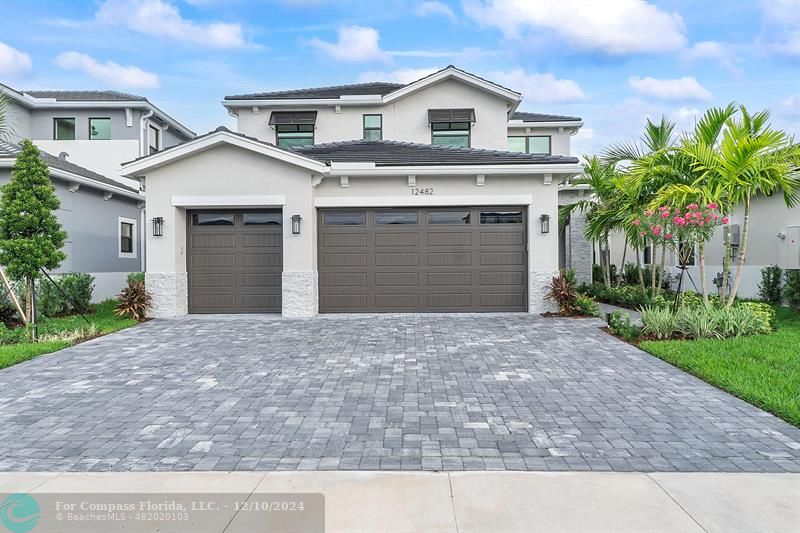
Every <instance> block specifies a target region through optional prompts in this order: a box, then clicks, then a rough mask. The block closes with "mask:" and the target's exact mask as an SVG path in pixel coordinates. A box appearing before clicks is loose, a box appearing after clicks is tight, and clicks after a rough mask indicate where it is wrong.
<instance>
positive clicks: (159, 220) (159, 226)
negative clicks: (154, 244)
mask: <svg viewBox="0 0 800 533" xmlns="http://www.w3.org/2000/svg"><path fill="white" fill-rule="evenodd" d="M163 235H164V217H155V218H153V237H162V236H163Z"/></svg>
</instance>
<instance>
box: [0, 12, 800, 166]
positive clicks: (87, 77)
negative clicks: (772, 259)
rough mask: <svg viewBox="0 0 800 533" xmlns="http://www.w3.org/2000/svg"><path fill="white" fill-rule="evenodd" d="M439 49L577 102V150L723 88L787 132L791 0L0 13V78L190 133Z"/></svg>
mask: <svg viewBox="0 0 800 533" xmlns="http://www.w3.org/2000/svg"><path fill="white" fill-rule="evenodd" d="M448 64H455V65H456V66H458V67H460V68H463V69H465V70H468V71H470V72H474V73H476V74H478V75H481V76H484V77H487V78H489V79H492V80H494V81H497V82H499V83H501V84H503V85H506V86H508V87H511V88H513V89H516V90H518V91H520V92H522V93H523V94H524V95H525V101H524V102H523V104H522V106H521V107H520V110H524V111H539V112H548V113H557V114H567V115H578V116H581V117H583V118H584V121H585V123H586V125H585V127H584V128H583V130H582V131H581V133H580V134H579V136H578V137H577V138H576V139H575V147H576V151H577V152H580V153H590V152H595V151H598V150H600V149H602V148H603V147H604V146H606V145H607V144H609V143H611V142H615V141H617V140H620V139H624V138H630V137H634V136H637V135H638V134H639V131H640V130H641V124H642V123H643V121H644V120H645V118H647V117H652V118H657V117H659V116H660V115H662V114H664V115H667V116H668V117H670V118H671V119H672V120H675V121H676V122H678V124H679V127H681V128H688V127H691V125H692V124H693V123H694V119H695V117H696V116H697V115H698V114H699V113H702V111H703V110H704V109H706V108H707V107H709V106H712V105H723V104H725V103H727V102H729V101H732V100H735V101H737V102H739V103H743V104H746V105H747V106H748V107H752V108H763V107H769V108H770V109H772V111H773V123H774V125H775V126H777V127H780V128H782V129H785V130H787V131H790V132H791V133H793V134H795V135H798V134H800V0H786V1H783V0H767V1H757V0H752V1H745V0H742V1H739V0H727V1H722V2H720V1H711V0H705V1H704V0H697V1H692V0H685V1H684V0H676V1H670V2H657V1H652V0H651V1H645V0H606V1H603V2H599V1H592V0H558V1H557V0H538V1H537V0H519V1H517V0H474V1H473V0H467V1H463V2H462V1H452V2H449V1H410V0H384V1H381V0H375V1H370V2H368V1H322V0H284V1H277V0H276V1H273V2H246V1H244V0H107V1H101V0H98V1H89V2H79V1H77V0H75V1H71V2H63V1H45V0H26V1H18V0H6V1H5V2H4V3H3V16H2V18H0V81H2V82H3V83H6V84H8V85H10V86H12V87H14V88H18V89H110V88H113V89H118V90H123V91H127V92H132V93H136V94H142V95H145V96H147V97H149V98H150V99H151V100H152V101H153V102H154V103H156V105H158V106H160V107H161V108H162V109H164V110H166V111H167V112H169V113H170V114H172V115H173V116H174V117H176V118H177V119H179V120H181V121H183V122H184V123H186V124H187V125H188V126H189V127H190V128H192V129H194V130H195V131H197V132H199V133H202V132H205V131H208V130H210V129H213V128H214V127H216V126H217V125H219V124H225V125H229V126H231V125H233V119H231V117H229V116H228V115H227V113H226V112H225V110H224V109H223V108H222V106H221V105H220V104H219V102H220V101H221V99H222V97H223V96H225V95H227V94H237V93H244V92H253V91H266V90H276V89H288V88H299V87H309V86H321V85H335V84H343V83H353V82H358V81H375V80H390V81H401V82H407V81H410V80H412V79H415V78H418V77H421V76H423V75H426V74H428V73H429V72H431V71H433V70H436V69H438V68H441V67H444V66H446V65H448Z"/></svg>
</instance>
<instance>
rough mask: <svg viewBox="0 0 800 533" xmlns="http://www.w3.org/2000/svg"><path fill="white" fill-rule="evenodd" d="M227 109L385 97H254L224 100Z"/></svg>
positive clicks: (359, 102) (373, 102)
mask: <svg viewBox="0 0 800 533" xmlns="http://www.w3.org/2000/svg"><path fill="white" fill-rule="evenodd" d="M221 103H222V106H223V107H225V108H227V109H235V108H240V107H297V106H317V107H319V106H337V105H341V106H357V105H381V104H383V103H384V102H383V97H382V96H381V95H379V94H365V95H358V96H344V97H339V98H272V99H269V98H263V99H261V98H252V99H248V100H223V101H222V102H221Z"/></svg>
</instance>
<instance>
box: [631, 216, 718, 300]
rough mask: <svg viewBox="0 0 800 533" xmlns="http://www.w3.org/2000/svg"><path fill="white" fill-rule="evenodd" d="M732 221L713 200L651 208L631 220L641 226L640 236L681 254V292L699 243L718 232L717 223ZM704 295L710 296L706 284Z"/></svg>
mask: <svg viewBox="0 0 800 533" xmlns="http://www.w3.org/2000/svg"><path fill="white" fill-rule="evenodd" d="M727 223H728V217H727V216H724V215H723V214H721V213H720V212H719V204H717V203H714V202H709V203H708V204H707V205H705V206H700V205H698V204H696V203H690V204H688V205H686V206H673V205H662V206H660V207H659V208H658V209H648V210H646V211H644V213H642V215H641V216H639V217H636V218H634V220H633V221H632V222H631V224H633V226H634V227H636V228H638V230H639V236H640V237H641V238H643V239H647V240H648V241H651V242H653V243H654V244H655V245H662V246H664V247H666V248H667V249H669V250H672V251H673V252H674V253H675V255H676V256H677V257H678V263H679V268H680V269H681V274H680V278H679V280H678V295H679V296H680V293H681V289H682V287H683V279H684V276H685V274H686V265H687V264H688V263H689V260H690V258H691V257H692V254H693V253H694V249H695V246H702V245H703V244H704V243H705V242H707V241H708V240H709V239H710V238H711V236H712V235H713V233H714V229H715V228H716V227H717V226H720V225H724V224H727ZM704 262H705V258H704V257H702V256H701V257H700V275H701V276H704V275H705V264H704ZM703 298H704V299H706V300H707V299H708V294H707V293H706V289H705V285H703Z"/></svg>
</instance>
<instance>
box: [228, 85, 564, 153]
mask: <svg viewBox="0 0 800 533" xmlns="http://www.w3.org/2000/svg"><path fill="white" fill-rule="evenodd" d="M439 108H473V109H475V119H476V122H475V124H473V126H472V133H471V143H472V147H473V148H490V149H495V150H506V149H507V141H506V128H507V123H508V102H507V101H506V100H504V99H502V98H499V97H498V96H496V95H493V94H490V93H487V92H486V91H483V90H480V89H477V88H475V87H473V86H471V85H468V84H466V83H464V82H461V81H457V80H452V79H450V80H445V81H442V82H440V83H437V84H435V85H431V86H428V87H426V88H424V89H422V90H420V91H417V92H415V93H413V94H411V95H409V96H407V97H404V98H401V99H399V100H396V101H394V102H392V103H390V104H387V105H375V106H358V107H348V106H342V107H341V110H340V112H339V113H337V112H336V110H335V108H334V107H333V106H328V107H312V106H298V107H276V108H269V107H259V108H258V113H255V112H254V111H253V109H252V108H246V107H244V108H239V109H238V113H239V117H238V131H239V132H240V133H243V134H245V135H249V136H251V137H256V138H258V139H261V140H263V141H267V142H271V143H274V142H275V131H274V130H273V128H272V127H271V126H270V125H269V124H268V122H269V117H270V114H271V112H272V111H302V110H317V123H316V126H315V130H314V142H315V143H317V144H319V143H327V142H335V141H346V140H354V139H361V138H362V136H363V118H362V117H363V115H364V114H382V115H383V138H384V139H386V140H395V141H408V142H416V143H423V144H430V142H431V129H430V126H429V124H428V109H439ZM567 149H568V148H567ZM554 153H555V152H554Z"/></svg>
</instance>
